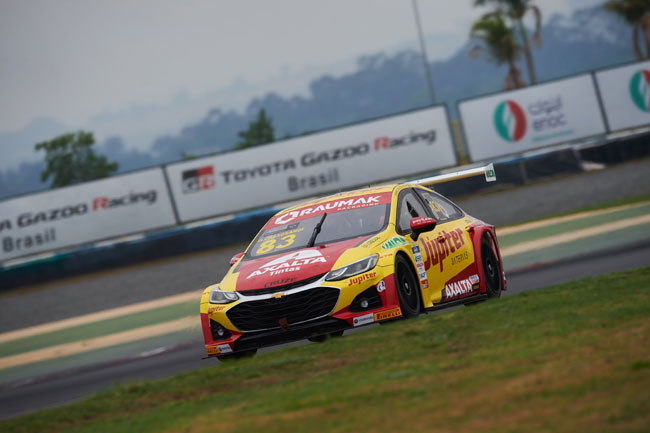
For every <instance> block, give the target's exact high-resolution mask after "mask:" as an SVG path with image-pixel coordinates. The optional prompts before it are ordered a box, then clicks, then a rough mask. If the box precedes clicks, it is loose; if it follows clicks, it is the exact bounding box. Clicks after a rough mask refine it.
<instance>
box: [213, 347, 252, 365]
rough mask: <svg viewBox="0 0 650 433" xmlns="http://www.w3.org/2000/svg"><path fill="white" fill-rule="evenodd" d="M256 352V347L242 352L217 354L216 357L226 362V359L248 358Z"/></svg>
mask: <svg viewBox="0 0 650 433" xmlns="http://www.w3.org/2000/svg"><path fill="white" fill-rule="evenodd" d="M256 353H257V349H251V350H245V351H242V352H235V353H226V354H224V355H217V359H218V360H219V361H221V362H226V361H235V360H237V359H242V358H250V357H251V356H253V355H255V354H256Z"/></svg>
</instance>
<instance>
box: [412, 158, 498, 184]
mask: <svg viewBox="0 0 650 433" xmlns="http://www.w3.org/2000/svg"><path fill="white" fill-rule="evenodd" d="M481 174H485V181H486V182H494V181H496V180H497V175H496V173H495V172H494V164H492V163H490V164H488V165H486V166H485V167H476V168H470V169H468V170H462V171H455V172H453V173H446V174H441V175H438V176H433V177H426V178H424V179H417V180H413V181H411V182H409V183H413V184H416V185H435V184H437V183H443V182H448V181H450V180H458V179H465V178H466V177H472V176H479V175H481Z"/></svg>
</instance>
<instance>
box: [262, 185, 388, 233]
mask: <svg viewBox="0 0 650 433" xmlns="http://www.w3.org/2000/svg"><path fill="white" fill-rule="evenodd" d="M391 198H392V194H391V193H383V194H377V195H365V196H357V197H350V198H346V199H339V200H334V201H329V202H327V203H322V204H319V205H314V206H308V207H304V208H302V209H298V210H293V211H289V212H287V213H284V214H282V215H280V216H278V217H276V218H275V219H273V220H271V221H272V222H270V223H269V224H268V225H267V226H279V225H284V224H287V223H290V222H293V221H296V220H303V219H306V218H311V217H314V216H318V215H322V214H323V213H324V212H327V213H332V212H342V211H347V210H352V209H362V208H366V207H371V206H378V205H381V204H388V203H390V201H391Z"/></svg>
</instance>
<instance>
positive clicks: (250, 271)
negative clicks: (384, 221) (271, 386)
mask: <svg viewBox="0 0 650 433" xmlns="http://www.w3.org/2000/svg"><path fill="white" fill-rule="evenodd" d="M368 237H369V236H360V237H357V238H354V239H348V240H345V241H341V242H335V243H332V244H328V245H320V246H317V247H312V248H303V249H300V250H295V251H291V252H288V253H284V254H275V255H272V256H267V257H262V258H259V259H255V260H246V261H244V262H241V263H240V265H239V266H238V269H237V272H239V276H238V278H237V283H236V288H235V290H237V291H240V292H245V291H249V290H260V289H269V288H273V287H277V286H284V285H287V284H293V283H297V282H300V281H303V280H308V279H311V278H314V277H317V276H320V275H323V274H325V273H327V272H329V271H330V270H332V267H333V266H334V264H335V263H336V261H337V260H338V259H339V257H341V255H342V254H343V253H344V252H345V251H347V250H348V249H350V248H353V247H355V246H357V245H359V244H360V243H361V242H363V241H364V240H365V239H367V238H368Z"/></svg>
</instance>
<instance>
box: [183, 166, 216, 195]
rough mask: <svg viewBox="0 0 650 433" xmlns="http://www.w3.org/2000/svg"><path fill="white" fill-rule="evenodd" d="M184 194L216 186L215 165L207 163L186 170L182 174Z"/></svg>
mask: <svg viewBox="0 0 650 433" xmlns="http://www.w3.org/2000/svg"><path fill="white" fill-rule="evenodd" d="M182 178H183V194H188V193H191V192H198V191H203V190H206V189H211V188H214V186H215V185H216V181H215V180H214V167H212V166H211V165H206V166H205V167H199V168H195V169H192V170H185V171H184V172H183V174H182Z"/></svg>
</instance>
